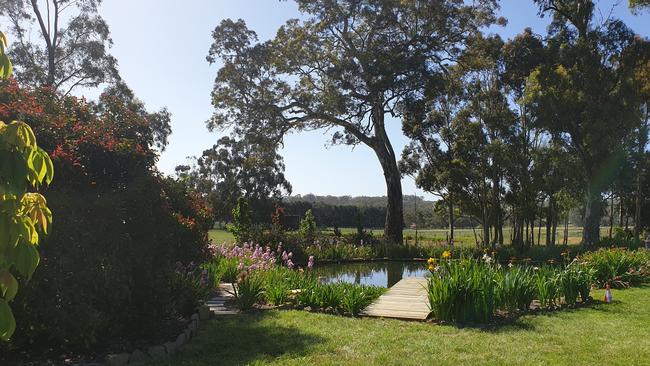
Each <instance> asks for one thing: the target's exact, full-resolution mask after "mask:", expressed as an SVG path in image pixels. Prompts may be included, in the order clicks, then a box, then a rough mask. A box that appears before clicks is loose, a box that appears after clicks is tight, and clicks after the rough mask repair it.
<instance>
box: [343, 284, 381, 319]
mask: <svg viewBox="0 0 650 366" xmlns="http://www.w3.org/2000/svg"><path fill="white" fill-rule="evenodd" d="M339 286H340V287H341V289H342V292H343V295H342V298H341V309H342V310H343V311H344V312H346V313H348V314H350V315H352V316H358V315H359V314H360V313H361V311H362V310H363V309H365V308H366V307H367V306H368V305H370V304H371V303H372V302H373V301H374V300H375V299H376V298H378V297H379V296H381V295H382V294H383V293H384V292H386V289H385V288H382V287H376V286H365V285H356V284H351V283H341V284H340V285H339Z"/></svg>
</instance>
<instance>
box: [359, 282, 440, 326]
mask: <svg viewBox="0 0 650 366" xmlns="http://www.w3.org/2000/svg"><path fill="white" fill-rule="evenodd" d="M426 286H427V279H426V278H424V277H407V278H404V279H402V280H401V281H399V282H398V283H396V284H395V285H394V286H393V287H391V288H389V289H388V291H387V292H386V293H385V294H383V295H381V296H380V297H379V298H378V299H377V300H375V301H374V302H373V303H372V304H370V305H369V306H368V307H367V308H366V309H365V310H364V311H363V312H362V313H361V315H363V316H374V317H383V318H397V319H410V320H425V319H426V318H427V317H428V316H429V299H428V298H427V291H426Z"/></svg>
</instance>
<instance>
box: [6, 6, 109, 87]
mask: <svg viewBox="0 0 650 366" xmlns="http://www.w3.org/2000/svg"><path fill="white" fill-rule="evenodd" d="M100 4H101V0H44V1H38V0H0V15H1V16H3V17H5V18H6V19H8V20H9V22H10V24H11V33H12V34H13V35H14V37H15V39H16V42H15V44H14V47H13V48H12V50H11V53H10V56H11V57H12V60H13V62H14V64H15V66H16V78H17V79H18V80H19V81H20V82H23V83H26V84H29V85H32V86H40V85H48V86H51V87H53V88H55V89H57V90H60V91H62V92H63V93H65V94H68V93H70V92H71V91H72V90H73V89H74V88H77V87H96V86H98V85H100V84H102V83H105V82H113V81H117V80H119V79H120V76H119V74H118V71H117V60H116V59H115V58H114V57H113V56H111V55H110V54H109V53H108V49H109V48H110V47H111V46H112V40H111V38H110V32H109V29H108V25H107V24H106V22H105V21H104V19H102V17H101V16H99V14H98V11H97V10H98V7H99V5H100Z"/></svg>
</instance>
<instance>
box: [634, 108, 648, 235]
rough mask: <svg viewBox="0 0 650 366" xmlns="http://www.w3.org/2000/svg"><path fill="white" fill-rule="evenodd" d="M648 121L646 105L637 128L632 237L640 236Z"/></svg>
mask: <svg viewBox="0 0 650 366" xmlns="http://www.w3.org/2000/svg"><path fill="white" fill-rule="evenodd" d="M648 119H650V108H649V106H648V104H647V103H646V113H645V122H644V123H643V124H642V126H641V127H640V128H639V146H638V147H637V149H638V150H637V156H638V159H639V165H638V166H637V169H636V170H637V172H636V197H635V201H634V236H635V237H636V238H638V237H639V235H641V202H642V201H643V199H642V197H641V192H642V191H641V180H642V179H641V178H642V175H643V172H644V169H645V156H644V155H645V154H644V153H645V146H646V145H647V144H648Z"/></svg>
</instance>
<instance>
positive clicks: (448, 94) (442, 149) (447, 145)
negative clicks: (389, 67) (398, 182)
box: [399, 72, 465, 244]
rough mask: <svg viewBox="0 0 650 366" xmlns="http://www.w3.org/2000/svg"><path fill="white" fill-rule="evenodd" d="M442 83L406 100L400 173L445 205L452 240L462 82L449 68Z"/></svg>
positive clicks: (459, 172)
mask: <svg viewBox="0 0 650 366" xmlns="http://www.w3.org/2000/svg"><path fill="white" fill-rule="evenodd" d="M444 82H445V84H444V87H442V88H441V91H440V92H439V93H437V94H436V95H434V96H431V98H428V99H426V100H421V101H418V102H414V103H409V104H408V106H406V107H405V108H406V109H405V111H404V118H403V119H402V131H403V133H404V135H405V136H406V137H408V138H410V139H411V142H410V143H409V144H408V145H407V146H406V147H405V148H404V151H402V157H401V160H400V162H399V167H400V171H401V172H402V174H407V175H411V176H413V177H414V178H415V184H416V185H417V187H418V188H421V189H423V190H424V191H426V192H429V193H432V194H435V195H437V196H438V197H440V199H441V201H442V202H444V204H445V205H446V207H447V209H446V210H445V211H446V212H447V220H448V224H449V243H450V244H453V242H454V221H455V201H456V198H455V196H456V194H455V193H456V192H458V191H459V190H460V189H461V184H460V183H461V182H462V178H461V177H462V175H463V174H464V172H463V169H461V168H460V166H459V161H458V159H456V157H455V148H454V144H455V143H456V140H457V137H458V129H459V128H460V126H459V122H460V121H458V119H457V118H456V114H457V113H458V112H459V111H460V110H461V109H462V108H463V107H464V103H465V99H464V96H463V94H464V93H463V85H462V80H461V78H460V76H459V75H457V73H455V72H451V73H450V74H449V75H448V77H447V78H445V80H444Z"/></svg>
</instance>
